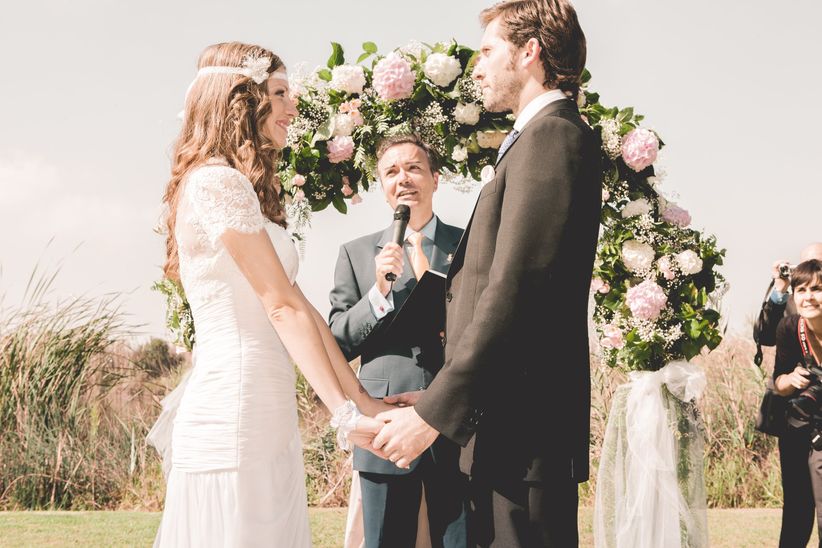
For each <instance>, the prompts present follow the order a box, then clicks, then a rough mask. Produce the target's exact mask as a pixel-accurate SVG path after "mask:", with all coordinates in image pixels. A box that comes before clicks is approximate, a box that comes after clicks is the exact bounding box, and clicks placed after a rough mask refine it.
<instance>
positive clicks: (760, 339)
mask: <svg viewBox="0 0 822 548" xmlns="http://www.w3.org/2000/svg"><path fill="white" fill-rule="evenodd" d="M793 314H796V304H795V303H794V301H793V299H792V298H791V294H790V293H781V292H779V291H777V290H776V289H774V288H773V282H771V285H769V286H768V292H767V293H766V296H765V300H764V301H762V308H761V309H760V311H759V317H757V319H756V321H755V322H754V328H753V338H754V341H756V357H754V362H756V365H761V364H762V348H761V347H763V346H774V345H776V339H777V335H776V331H777V326H778V325H779V322H780V321H781V320H782V318H784V317H786V316H791V315H793ZM794 327H796V326H795V325H794Z"/></svg>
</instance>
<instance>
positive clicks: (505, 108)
mask: <svg viewBox="0 0 822 548" xmlns="http://www.w3.org/2000/svg"><path fill="white" fill-rule="evenodd" d="M515 55H516V52H515V51H512V52H511V55H510V57H509V58H508V64H507V65H506V67H505V70H504V71H502V72H500V73H499V75H498V76H497V77H496V78H495V79H494V81H493V82H494V86H493V87H490V88H488V89H489V90H490V91H491V94H490V95H489V96H488V98H487V99H486V97H485V96H483V101H482V104H483V106H484V107H485V110H487V111H488V112H513V111H514V110H515V109H516V108H517V106H518V103H519V95H520V93H521V92H522V87H523V83H522V82H521V81H520V80H519V79H518V78H517V74H516V72H515V71H514V67H515V64H516V61H515V60H514V57H515Z"/></svg>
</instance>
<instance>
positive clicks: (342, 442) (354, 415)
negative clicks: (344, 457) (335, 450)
mask: <svg viewBox="0 0 822 548" xmlns="http://www.w3.org/2000/svg"><path fill="white" fill-rule="evenodd" d="M362 416H363V415H362V413H360V410H359V409H357V406H356V405H354V402H353V401H351V400H346V402H345V403H344V404H342V405H340V406H339V407H337V408H336V409H335V410H334V413H332V415H331V428H336V429H337V444H338V445H339V446H340V449H342V450H343V451H350V450H351V444H349V443H348V434H350V433H351V431H352V430H354V429H355V428H356V427H357V421H359V420H360V417H362Z"/></svg>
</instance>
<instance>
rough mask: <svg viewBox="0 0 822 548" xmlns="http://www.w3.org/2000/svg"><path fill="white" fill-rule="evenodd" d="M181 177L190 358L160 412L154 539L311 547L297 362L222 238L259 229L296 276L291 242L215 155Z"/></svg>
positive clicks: (179, 233)
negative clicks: (164, 450) (162, 478)
mask: <svg viewBox="0 0 822 548" xmlns="http://www.w3.org/2000/svg"><path fill="white" fill-rule="evenodd" d="M183 184H184V187H183V189H182V195H181V196H180V201H179V205H178V210H177V225H176V237H177V243H178V246H179V257H180V277H181V279H182V283H183V287H184V289H185V292H186V296H187V297H188V301H189V303H190V304H191V310H192V313H193V316H194V325H195V326H196V329H197V344H196V363H195V366H194V368H193V369H192V372H191V374H190V376H189V378H188V379H187V381H186V386H185V389H184V390H183V389H180V393H181V395H180V394H178V395H177V396H178V399H179V407H177V408H176V409H174V410H169V409H165V411H164V416H165V418H166V419H167V418H168V416H169V415H170V416H172V417H173V428H172V429H171V430H172V433H171V468H170V470H169V471H168V485H167V491H166V500H165V510H164V512H163V518H162V522H161V525H160V529H159V531H158V533H157V537H156V540H155V546H174V547H183V546H196V547H203V546H277V547H280V546H281V547H289V548H292V547H304V546H310V545H311V535H310V531H309V527H308V509H307V504H306V493H305V473H304V469H303V461H302V451H301V441H300V435H299V431H298V429H297V404H296V396H295V390H296V388H295V387H296V376H295V371H294V367H293V365H292V362H291V359H290V358H289V355H288V352H287V351H286V349H285V347H284V346H283V344H282V342H281V341H280V339H279V337H278V336H277V333H276V332H275V331H274V328H273V327H272V326H271V323H270V322H269V320H268V316H267V315H266V313H265V310H264V309H263V306H262V304H261V302H260V300H259V299H258V298H257V295H256V294H255V293H254V291H253V290H252V288H251V286H250V285H249V283H248V282H247V280H246V279H245V278H244V276H243V275H242V273H241V272H240V271H239V269H238V268H237V266H236V264H235V263H234V261H233V259H232V257H231V256H230V255H229V254H228V252H227V250H226V249H225V247H224V246H223V244H222V242H221V240H220V236H221V235H222V234H223V233H224V232H225V231H226V230H228V229H234V230H237V231H241V232H247V233H253V232H257V231H259V230H266V231H267V232H268V234H269V236H270V238H271V241H272V243H273V244H274V248H275V249H276V251H277V254H278V255H279V258H280V261H281V262H282V264H283V267H284V268H285V271H286V273H287V274H288V277H289V280H290V281H291V283H292V284H293V283H294V279H295V277H296V275H297V268H298V256H297V252H296V250H295V249H294V245H293V243H292V242H291V238H290V237H289V235H288V233H287V232H286V231H285V230H284V229H283V228H282V227H280V226H279V225H276V224H274V223H271V222H269V221H268V220H267V219H265V218H264V217H263V215H262V213H261V212H260V203H259V200H258V198H257V196H256V194H255V192H254V190H253V188H252V186H251V183H250V182H249V180H248V179H247V178H246V177H244V176H243V175H242V174H241V173H240V172H238V171H236V170H234V169H232V168H230V167H228V166H226V165H225V164H224V163H223V162H221V161H220V160H212V161H210V162H209V163H208V164H206V165H205V166H201V167H199V168H197V169H196V170H195V171H193V172H192V173H191V174H190V175H189V177H188V179H187V181H185V182H184V183H183ZM174 399H177V398H174ZM169 411H171V412H170V413H169ZM174 411H176V415H175V413H174ZM161 420H162V419H161Z"/></svg>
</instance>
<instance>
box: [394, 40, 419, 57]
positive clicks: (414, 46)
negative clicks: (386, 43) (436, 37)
mask: <svg viewBox="0 0 822 548" xmlns="http://www.w3.org/2000/svg"><path fill="white" fill-rule="evenodd" d="M423 49H425V46H424V45H423V44H422V42H419V41H417V40H411V41H410V42H408V43H407V44H406V45H404V46H403V47H401V48H400V51H401V52H402V53H407V54H408V55H412V56H414V57H416V58H417V59H419V58H420V57H422V51H423Z"/></svg>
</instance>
